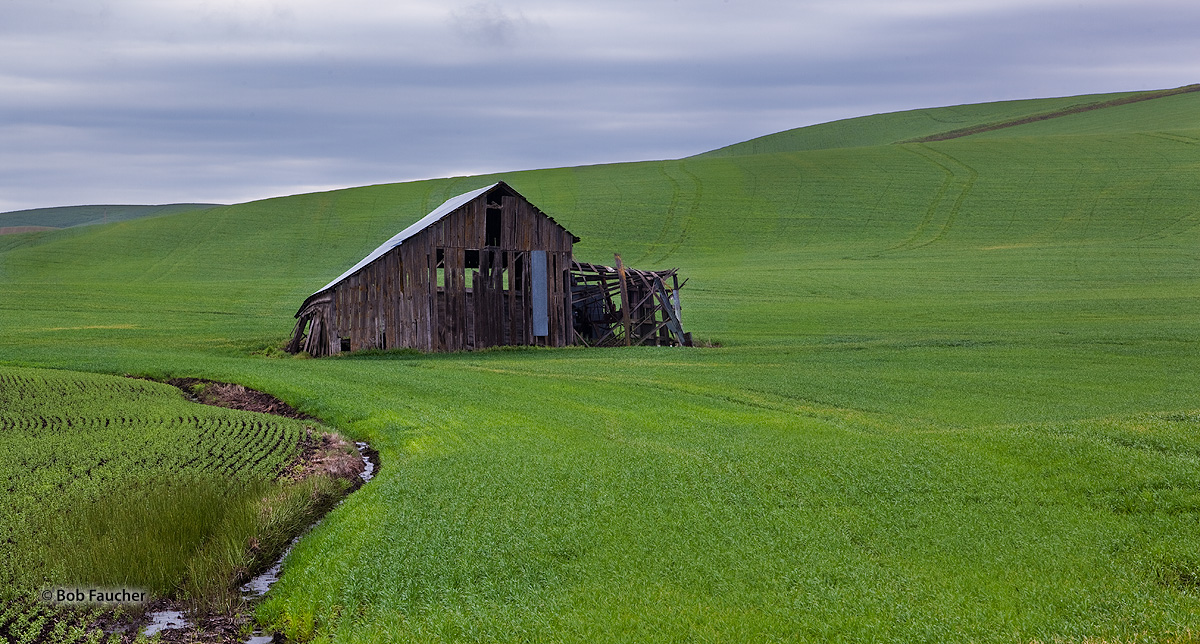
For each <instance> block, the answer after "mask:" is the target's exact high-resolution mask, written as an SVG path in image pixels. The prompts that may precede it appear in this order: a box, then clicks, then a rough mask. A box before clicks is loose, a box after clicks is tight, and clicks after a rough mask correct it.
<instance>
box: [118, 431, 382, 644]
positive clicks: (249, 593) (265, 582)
mask: <svg viewBox="0 0 1200 644" xmlns="http://www.w3.org/2000/svg"><path fill="white" fill-rule="evenodd" d="M354 445H355V446H356V447H357V448H358V453H359V455H360V456H362V460H363V471H362V472H359V474H358V476H359V478H361V479H362V480H363V484H364V485H365V484H366V483H368V482H370V480H371V479H372V478H374V477H375V462H374V461H372V460H371V457H370V454H369V451H370V447H371V446H370V445H368V444H367V443H364V442H361V441H360V442H356V443H355V444H354ZM347 496H349V495H347ZM345 500H346V499H345V498H342V500H341V501H338V503H337V505H341V504H342V502H343V501H345ZM337 505H335V506H334V507H335V508H336V507H337ZM332 510H333V509H332V508H331V509H330V511H332ZM326 515H328V512H327V513H326ZM324 518H325V517H324V516H322V517H321V518H320V519H317V520H316V522H314V523H313V524H312V525H310V526H308V528H307V529H305V530H304V531H303V532H301V533H300V534H298V535H296V537H295V538H294V539H292V542H291V543H289V544H288V547H287V548H285V549H284V551H283V554H281V555H279V559H277V560H276V561H275V563H274V564H273V565H272V566H271V567H270V568H268V569H267V570H266V571H265V572H263V573H262V574H260V575H258V576H257V577H255V578H253V579H251V580H250V581H248V582H246V583H245V584H242V587H241V593H242V600H243V601H244V602H246V603H247V604H253V603H255V602H257V601H258V600H259V599H261V598H262V596H263V595H265V594H267V591H268V590H270V589H271V586H272V585H274V583H275V582H277V581H279V573H280V569H281V568H282V567H283V560H284V559H285V558H287V556H288V554H289V553H291V551H292V547H293V546H295V545H296V542H298V541H300V538H301V537H303V536H304V535H306V534H308V532H309V531H310V530H312V529H313V528H315V527H316V526H317V525H318V524H320V523H321V521H322V520H324ZM146 617H147V618H148V619H149V620H150V623H149V624H148V625H146V627H145V628H144V629H143V630H142V635H145V636H146V637H150V636H152V635H155V634H157V633H160V632H162V631H166V630H172V629H181V628H187V627H189V626H191V623H190V622H188V621H187V618H186V617H185V616H184V614H183V613H182V612H180V611H178V610H160V611H154V612H151V613H147V614H146ZM274 637H275V634H274V633H263V632H262V630H261V629H260V628H258V627H257V626H256V627H255V629H254V633H253V634H251V635H250V637H249V639H247V640H245V642H244V644H270V643H271V642H272V641H274Z"/></svg>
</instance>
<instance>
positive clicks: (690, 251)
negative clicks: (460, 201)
mask: <svg viewBox="0 0 1200 644" xmlns="http://www.w3.org/2000/svg"><path fill="white" fill-rule="evenodd" d="M1114 96H1116V95H1102V96H1096V97H1082V98H1078V97H1077V98H1066V99H1048V100H1043V101H1027V102H1017V103H1005V104H990V105H981V106H963V107H958V108H943V109H941V110H923V111H919V112H908V113H901V114H896V115H880V116H876V117H867V118H866V119H858V120H852V121H847V122H840V123H835V124H828V125H826V126H817V128H816V129H813V128H806V129H805V130H811V131H807V132H806V131H805V130H799V131H793V132H791V133H785V134H783V135H778V137H777V138H775V139H771V140H769V141H767V140H758V141H759V143H753V142H750V143H747V144H745V146H744V147H742V148H740V149H737V146H731V148H725V149H723V151H716V152H714V153H712V154H710V155H703V156H701V157H693V158H689V159H683V160H677V161H662V162H643V163H630V164H614V165H605V166H589V167H580V168H562V169H554V170H538V171H529V172H516V173H509V174H503V175H495V176H487V177H464V178H455V179H443V180H435V181H423V182H415V183H407V184H395V185H381V186H370V187H364V188H357V189H351V190H341V191H334V192H327V193H319V194H309V195H297V196H292V197H282V198H278V199H272V200H266V201H260V202H253V203H247V204H240V205H236V206H229V207H223V208H215V209H212V210H209V211H206V212H205V213H204V214H203V216H196V215H195V213H184V214H180V215H171V216H164V217H156V218H151V219H141V220H137V221H127V222H121V223H117V224H110V225H107V226H97V227H89V228H87V229H72V230H68V231H59V232H53V233H48V234H42V235H38V236H23V237H22V238H21V239H20V240H18V241H13V242H11V243H10V244H9V245H8V246H0V248H2V249H3V250H0V328H4V329H5V333H4V334H2V335H0V363H3V364H8V365H22V366H42V367H54V368H66V369H74V370H83V371H97V372H108V373H134V374H145V375H155V376H166V375H172V376H193V377H205V378H212V379H217V380H226V381H235V382H240V383H243V384H246V385H248V386H253V387H256V388H260V389H264V390H267V391H269V392H271V393H273V394H275V395H277V396H279V397H281V398H283V399H284V400H286V401H288V402H290V403H292V404H293V405H295V406H297V407H298V408H299V409H301V410H302V411H305V412H308V413H310V414H313V415H315V416H317V417H319V418H321V419H322V420H324V421H327V422H328V423H330V424H332V425H334V426H336V427H338V428H339V429H340V430H342V431H344V432H348V433H349V434H351V435H354V436H357V437H360V438H365V439H368V440H370V441H371V443H372V445H373V446H375V447H377V448H378V449H379V451H380V458H381V461H382V464H383V468H382V470H381V472H380V475H379V476H378V477H377V478H376V479H375V481H373V482H372V483H371V484H369V485H367V486H366V487H364V488H363V489H362V490H360V491H359V492H357V493H355V494H354V495H353V496H351V497H350V498H349V499H348V500H347V501H346V502H345V503H343V504H342V505H341V506H340V507H339V508H338V509H337V510H335V511H334V512H333V513H332V514H331V515H330V516H329V517H328V518H327V520H326V521H324V522H323V523H322V524H321V525H319V526H318V527H317V528H316V529H315V530H313V532H312V533H311V534H310V535H309V536H308V537H306V538H305V539H304V540H303V541H301V542H300V543H299V544H298V545H297V547H296V549H295V550H294V551H293V553H292V555H291V556H290V558H289V559H288V562H287V565H286V568H285V574H284V577H283V579H282V581H281V582H280V585H279V586H278V587H277V588H275V589H274V590H273V591H272V593H271V595H270V596H269V599H268V601H267V603H266V604H265V605H264V606H263V607H262V609H261V610H260V617H261V618H262V619H264V620H267V621H269V622H270V623H272V624H273V625H275V626H276V627H277V628H279V629H281V630H283V631H284V632H285V633H286V634H288V635H289V636H290V637H293V638H298V639H304V638H308V637H315V638H317V639H316V641H329V642H374V641H380V642H383V641H403V640H412V641H431V642H432V641H513V640H536V641H564V642H583V641H587V642H594V641H813V642H818V641H819V642H830V641H846V642H849V641H864V640H893V641H918V640H919V641H962V642H966V641H988V642H992V641H1052V640H1054V641H1097V640H1106V641H1127V640H1128V641H1192V640H1194V639H1196V638H1197V637H1200V630H1198V629H1197V626H1196V624H1198V623H1200V594H1198V592H1197V591H1198V589H1200V586H1198V585H1197V579H1200V558H1197V555H1196V553H1197V552H1200V530H1197V527H1198V526H1200V524H1198V517H1200V467H1197V465H1200V462H1198V461H1200V438H1198V437H1200V393H1198V392H1200V370H1198V369H1196V366H1197V364H1200V342H1198V338H1200V206H1197V204H1196V201H1195V198H1194V196H1195V194H1197V191H1198V189H1200V173H1197V172H1196V171H1195V170H1196V167H1197V164H1198V163H1200V154H1198V152H1200V150H1198V149H1197V146H1196V145H1195V140H1194V139H1196V138H1198V137H1200V111H1195V110H1193V111H1192V112H1191V114H1193V115H1195V116H1192V117H1190V118H1189V112H1188V109H1187V106H1188V105H1191V103H1190V101H1194V100H1196V97H1197V96H1198V95H1197V94H1194V93H1193V94H1183V95H1178V96H1172V97H1166V98H1156V99H1153V100H1146V101H1141V102H1137V103H1131V104H1127V105H1122V106H1112V107H1105V108H1103V109H1098V110H1092V111H1088V112H1081V113H1076V114H1072V115H1069V116H1061V117H1059V118H1054V119H1050V120H1044V121H1040V122H1037V123H1031V124H1028V125H1022V126H1014V127H1010V128H1006V129H1005V130H997V131H994V132H990V133H987V134H977V135H974V136H966V137H960V138H955V139H953V140H948V141H941V142H929V143H903V144H897V143H895V142H896V141H902V140H910V139H913V138H918V137H923V136H929V135H931V134H936V133H938V132H945V131H949V130H953V129H960V128H963V127H967V126H973V125H977V124H986V123H995V122H999V121H1004V120H1012V119H1015V118H1020V117H1022V116H1027V115H1030V114H1040V113H1047V112H1052V111H1055V110H1061V109H1063V108H1065V107H1068V106H1072V105H1078V104H1080V103H1081V102H1092V103H1095V102H1100V101H1104V100H1109V99H1111V98H1113V97H1114ZM939 119H940V120H939ZM1022 130H1023V131H1022ZM1001 132H1003V133H1004V134H1003V135H1001ZM768 138H770V137H768ZM496 178H503V179H504V180H505V181H507V182H508V183H509V184H510V185H512V186H513V187H514V188H516V189H517V190H518V191H520V192H521V193H522V194H524V195H525V196H526V197H528V198H529V199H530V200H531V201H532V202H533V203H535V204H537V205H538V206H539V207H540V208H541V209H542V210H544V211H545V212H547V213H549V214H551V215H552V216H554V218H555V219H556V220H557V221H559V222H560V223H562V224H563V225H564V226H566V227H567V228H568V229H570V230H571V231H572V232H573V233H575V234H576V235H578V236H580V237H581V238H582V239H583V241H582V242H581V243H580V244H579V245H577V247H576V254H577V256H579V257H580V258H581V259H584V260H592V261H607V260H609V259H610V258H611V254H612V253H613V252H619V253H621V254H622V256H623V258H625V260H626V261H627V263H629V264H630V265H633V266H637V267H639V268H657V267H664V266H678V267H680V268H681V274H682V275H683V276H684V277H687V278H689V282H688V285H687V287H686V288H685V289H684V290H683V305H684V309H683V317H684V323H685V326H686V327H688V328H689V330H691V331H692V332H693V333H694V334H695V335H697V336H699V337H700V338H703V339H707V340H712V341H716V342H718V343H719V344H720V345H721V346H719V347H716V348H707V349H691V350H688V349H671V348H631V349H563V350H504V351H488V352H480V353H473V354H455V355H416V354H411V353H405V352H396V353H388V354H382V355H374V354H372V355H358V356H355V355H351V356H346V357H340V358H335V359H322V360H305V359H292V358H282V357H279V356H280V352H279V350H278V348H279V347H280V346H281V345H282V344H283V342H284V340H285V337H286V335H287V333H288V332H289V331H290V329H291V324H292V314H293V313H294V312H295V309H296V307H297V306H298V305H299V304H300V302H301V301H302V300H303V298H304V297H305V296H306V295H308V294H309V293H311V292H312V291H313V290H315V289H316V288H319V287H320V286H321V285H322V284H324V283H326V282H327V281H328V280H329V279H330V278H331V277H333V276H335V275H337V274H338V273H340V272H341V271H343V270H345V268H346V267H347V266H349V265H351V264H353V263H354V262H355V261H357V260H358V259H359V258H361V257H362V256H363V255H364V254H365V253H366V252H368V251H369V250H371V249H372V248H374V247H375V246H377V245H378V244H379V243H380V241H382V240H383V239H386V238H387V237H389V236H391V235H393V234H394V233H395V232H396V231H398V230H400V229H402V228H404V227H405V226H407V225H408V224H409V223H411V222H413V221H415V220H416V219H417V218H419V217H420V216H422V215H423V214H424V213H426V212H428V211H429V210H430V209H431V208H432V207H434V206H436V205H437V204H438V203H440V202H441V200H443V199H444V198H446V197H448V196H451V195H454V194H458V193H461V192H465V191H467V190H470V189H472V188H476V187H480V186H483V185H486V184H488V183H490V182H492V181H494V180H495V179H496Z"/></svg>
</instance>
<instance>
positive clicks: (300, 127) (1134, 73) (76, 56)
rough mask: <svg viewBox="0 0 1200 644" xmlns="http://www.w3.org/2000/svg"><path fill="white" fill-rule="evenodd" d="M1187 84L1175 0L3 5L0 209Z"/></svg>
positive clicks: (1190, 3) (1185, 30) (283, 189)
mask: <svg viewBox="0 0 1200 644" xmlns="http://www.w3.org/2000/svg"><path fill="white" fill-rule="evenodd" d="M1194 82H1200V3H1196V2H1195V0H1135V1H1124V0H1110V1H1106V0H1082V1H1079V0H1070V1H1066V0H1030V1H1026V0H957V1H956V0H790V1H785V0H628V1H626V0H613V1H609V0H592V1H589V2H552V1H549V0H494V1H492V0H485V1H483V2H474V1H473V0H466V1H465V2H461V3H456V2H455V0H431V1H425V0H340V1H338V2H331V1H330V0H0V211H3V210H13V209H18V208H32V207H40V206H57V205H73V204H94V203H169V202H185V201H200V202H216V203H235V202H241V201H247V200H251V199H257V198H263V197H270V196H277V195H285V194H293V193H297V192H306V191H313V190H323V189H329V188H335V187H345V186H356V185H366V184H372V183H382V182H392V181H404V180H410V179H421V178H429V177H439V176H451V175H461V174H473V173H481V172H492V171H504V170H520V169H529V168H545V167H556V166H567V165H582V164H592V163H606V162H616V161H634V160H644V159H665V158H678V157H682V156H688V155H691V154H697V153H700V152H703V151H705V150H709V149H712V148H716V147H720V146H723V145H727V144H730V143H734V142H737V141H741V140H745V139H748V138H752V137H755V136H759V135H763V134H768V133H771V132H776V131H780V130H785V129H789V128H793V127H799V126H803V125H811V124H814V123H820V122H825V121H830V120H834V119H839V118H846V117H852V116H862V115H866V114H875V113H880V112H890V111H896V110H903V109H912V108H921V107H935V106H942V105H953V104H961V103H975V102H984V101H994V100H1007V99H1019V98H1035V97H1045V96H1064V95H1075V94H1084V93H1098V92H1114V91H1126V90H1136V89H1157V88H1166V87H1176V86H1179V85H1186V84H1189V83H1194Z"/></svg>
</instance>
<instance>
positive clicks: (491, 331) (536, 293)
mask: <svg viewBox="0 0 1200 644" xmlns="http://www.w3.org/2000/svg"><path fill="white" fill-rule="evenodd" d="M577 241H579V239H578V238H577V237H575V236H574V235H572V234H571V232H570V231H568V230H567V229H566V228H563V227H562V226H560V225H559V224H558V223H557V222H555V221H554V220H553V219H552V218H550V217H549V216H547V215H546V214H545V213H543V212H542V211H540V210H538V209H537V207H536V206H534V205H533V204H531V203H529V201H528V200H526V199H525V198H524V197H522V196H521V195H519V194H517V192H516V191H515V190H513V189H512V188H510V187H509V186H508V185H507V184H505V183H504V182H499V183H495V184H492V185H490V186H487V187H484V188H480V189H478V190H473V191H471V192H468V193H466V194H462V195H459V196H457V197H453V198H451V199H449V200H447V201H446V202H445V203H443V204H442V205H441V206H438V207H437V208H436V209H434V211H433V212H431V213H429V214H428V215H426V216H425V217H423V218H422V219H420V220H419V221H417V222H416V223H414V224H413V225H411V226H409V227H408V228H405V229H404V230H403V231H401V232H400V234H398V235H396V236H395V237H392V238H391V239H389V240H387V241H386V242H384V243H383V244H382V245H381V246H379V248H376V249H375V250H374V251H372V252H371V254H369V255H367V256H366V257H364V258H363V259H362V261H360V262H358V263H357V264H355V265H354V266H352V267H351V268H350V270H348V271H346V272H345V273H343V274H342V275H340V276H339V277H338V278H337V279H335V280H333V281H332V282H330V283H329V284H326V285H325V286H324V287H323V288H321V289H320V290H319V291H317V292H316V293H313V294H312V295H310V296H309V297H308V299H306V300H305V301H304V303H303V304H302V305H301V306H300V310H299V311H297V313H296V318H297V322H296V328H295V331H294V332H293V334H292V341H291V343H290V344H289V345H288V350H289V351H292V352H297V351H301V350H303V351H307V352H308V353H309V354H310V355H313V356H323V355H330V354H335V353H339V352H341V351H358V350H361V349H373V348H378V349H392V348H402V347H407V348H413V349H418V350H421V351H460V350H466V349H482V348H485V347H492V346H497V345H540V346H551V347H561V346H566V345H568V344H571V343H573V342H574V334H573V329H572V324H571V288H570V285H571V282H570V271H571V246H572V244H574V243H575V242H577Z"/></svg>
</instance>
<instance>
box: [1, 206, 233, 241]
mask: <svg viewBox="0 0 1200 644" xmlns="http://www.w3.org/2000/svg"><path fill="white" fill-rule="evenodd" d="M216 205H217V204H202V203H176V204H164V205H159V206H132V205H99V206H59V207H54V208H33V209H30V210H13V211H10V212H0V230H3V229H10V228H12V229H16V228H37V229H43V230H45V229H53V228H70V227H71V226H87V225H89V224H103V223H109V222H117V221H126V220H129V219H141V218H143V217H160V216H162V215H172V214H177V213H182V212H191V211H195V210H204V209H206V208H213V207H215V206H216ZM10 232H13V233H19V232H32V231H28V230H11V231H10ZM0 234H3V232H0Z"/></svg>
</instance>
